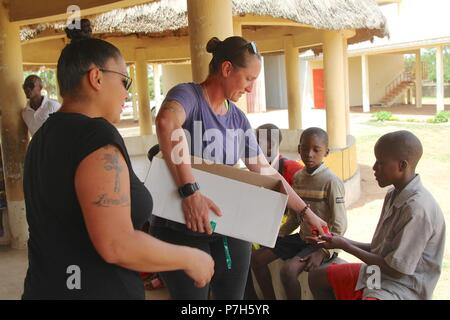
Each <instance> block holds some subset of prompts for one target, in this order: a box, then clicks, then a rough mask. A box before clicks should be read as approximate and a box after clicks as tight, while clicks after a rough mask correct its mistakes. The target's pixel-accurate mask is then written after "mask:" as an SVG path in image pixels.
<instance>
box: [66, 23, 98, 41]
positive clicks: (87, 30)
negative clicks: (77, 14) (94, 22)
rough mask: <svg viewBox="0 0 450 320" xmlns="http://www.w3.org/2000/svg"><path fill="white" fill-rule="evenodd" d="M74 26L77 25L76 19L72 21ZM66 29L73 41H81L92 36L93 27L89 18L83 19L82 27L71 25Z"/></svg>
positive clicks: (68, 36)
mask: <svg viewBox="0 0 450 320" xmlns="http://www.w3.org/2000/svg"><path fill="white" fill-rule="evenodd" d="M72 26H75V21H73V22H72ZM64 31H65V32H66V35H67V38H69V39H70V40H72V41H79V40H84V39H89V38H91V37H92V28H91V22H90V21H89V19H81V20H80V28H70V29H69V27H66V28H65V29H64Z"/></svg>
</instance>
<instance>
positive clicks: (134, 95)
mask: <svg viewBox="0 0 450 320" xmlns="http://www.w3.org/2000/svg"><path fill="white" fill-rule="evenodd" d="M130 78H131V79H132V81H133V83H132V85H131V99H132V104H133V120H134V121H136V120H138V119H139V111H138V102H137V85H136V67H135V65H134V64H131V65H130Z"/></svg>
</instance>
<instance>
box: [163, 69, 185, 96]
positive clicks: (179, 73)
mask: <svg viewBox="0 0 450 320" xmlns="http://www.w3.org/2000/svg"><path fill="white" fill-rule="evenodd" d="M161 78H162V92H163V95H166V94H167V92H168V91H169V90H170V89H171V88H172V87H173V86H175V85H176V84H179V83H183V82H191V81H192V72H191V64H190V63H180V64H163V65H162V77H161Z"/></svg>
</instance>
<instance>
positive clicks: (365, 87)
mask: <svg viewBox="0 0 450 320" xmlns="http://www.w3.org/2000/svg"><path fill="white" fill-rule="evenodd" d="M361 70H362V98H363V99H362V100H363V101H362V102H363V112H370V92H369V59H368V57H367V55H365V54H363V55H362V56H361Z"/></svg>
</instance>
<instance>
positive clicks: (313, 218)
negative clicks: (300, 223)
mask: <svg viewBox="0 0 450 320" xmlns="http://www.w3.org/2000/svg"><path fill="white" fill-rule="evenodd" d="M304 219H305V221H306V222H307V225H308V226H309V229H310V230H309V231H310V234H317V235H323V234H325V233H326V231H325V230H328V225H327V223H326V222H325V221H323V220H322V219H321V218H320V217H319V216H318V215H316V214H315V213H314V212H313V211H312V210H311V209H308V210H306V212H305V215H304Z"/></svg>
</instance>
